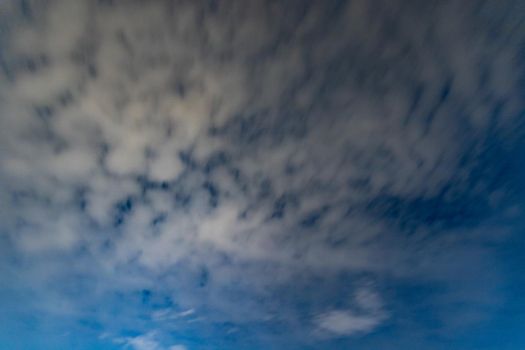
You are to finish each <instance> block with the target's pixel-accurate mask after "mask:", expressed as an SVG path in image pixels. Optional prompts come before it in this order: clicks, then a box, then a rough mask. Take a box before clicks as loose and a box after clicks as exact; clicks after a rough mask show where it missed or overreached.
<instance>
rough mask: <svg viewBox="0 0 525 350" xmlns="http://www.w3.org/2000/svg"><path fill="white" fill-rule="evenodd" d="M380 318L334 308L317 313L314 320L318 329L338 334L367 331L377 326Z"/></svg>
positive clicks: (380, 320)
mask: <svg viewBox="0 0 525 350" xmlns="http://www.w3.org/2000/svg"><path fill="white" fill-rule="evenodd" d="M382 320H383V319H382V318H381V317H378V316H375V315H356V314H355V313H354V312H352V311H349V310H334V311H330V312H328V313H326V314H322V315H319V317H318V318H317V320H316V322H317V325H318V327H319V328H320V329H322V330H325V331H329V332H331V333H333V334H335V335H338V336H345V335H353V334H356V333H367V332H370V331H371V330H373V329H374V328H375V327H377V326H378V325H379V324H380V323H381V322H382Z"/></svg>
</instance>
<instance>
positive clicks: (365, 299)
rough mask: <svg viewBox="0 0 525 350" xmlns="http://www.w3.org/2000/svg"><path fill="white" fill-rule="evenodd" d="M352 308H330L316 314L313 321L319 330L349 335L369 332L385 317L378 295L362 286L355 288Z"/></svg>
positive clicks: (332, 333)
mask: <svg viewBox="0 0 525 350" xmlns="http://www.w3.org/2000/svg"><path fill="white" fill-rule="evenodd" d="M353 304H354V305H353V308H352V309H340V310H337V309H336V310H331V311H328V312H324V313H321V314H320V315H318V316H316V317H315V319H314V321H315V323H316V325H317V327H318V328H319V330H321V331H325V332H328V333H329V334H331V335H333V336H351V335H355V334H361V335H362V334H366V333H368V332H371V331H372V330H374V329H375V328H376V327H378V326H379V325H380V324H381V323H383V322H384V321H385V320H386V319H387V318H388V314H387V312H386V311H385V310H384V308H383V302H382V300H381V299H380V297H379V295H378V294H377V293H376V292H374V291H373V290H371V289H370V287H367V286H364V287H360V288H359V289H357V290H356V292H355V295H354V297H353Z"/></svg>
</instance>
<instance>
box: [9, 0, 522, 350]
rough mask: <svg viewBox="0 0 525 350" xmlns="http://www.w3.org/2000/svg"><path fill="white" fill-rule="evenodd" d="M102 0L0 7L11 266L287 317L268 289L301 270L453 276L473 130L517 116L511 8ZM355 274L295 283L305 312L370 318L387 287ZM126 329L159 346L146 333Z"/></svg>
mask: <svg viewBox="0 0 525 350" xmlns="http://www.w3.org/2000/svg"><path fill="white" fill-rule="evenodd" d="M109 3H111V2H105V3H102V4H96V3H95V2H89V1H79V2H76V3H75V4H71V3H70V2H68V1H49V2H47V1H46V2H42V4H40V3H39V4H36V3H35V4H34V5H33V6H35V7H34V8H33V10H34V11H35V12H38V13H39V14H42V16H34V18H26V17H27V15H25V14H23V13H20V12H19V11H21V10H20V9H19V8H15V7H12V8H8V10H7V11H8V13H9V14H12V16H10V17H11V18H12V19H11V20H10V21H9V26H6V32H5V33H3V34H2V37H1V40H2V42H1V44H2V47H3V48H5V50H2V54H1V55H0V63H1V67H2V70H1V72H2V74H3V77H4V78H5V79H2V82H1V83H0V105H1V107H0V113H1V115H2V118H1V119H0V146H1V147H0V161H1V163H2V167H1V169H0V203H2V204H0V205H1V207H0V229H1V232H2V233H1V235H2V239H5V241H6V242H7V243H6V245H5V247H7V248H5V249H6V250H7V251H9V256H8V258H6V260H2V264H4V265H6V266H9V269H13V270H15V271H16V269H18V268H19V267H17V266H12V261H17V259H20V260H22V261H24V263H25V264H26V265H24V266H25V267H24V268H25V269H27V271H24V273H26V274H27V278H28V279H31V278H34V276H36V275H39V276H40V277H39V279H38V280H39V281H42V282H41V283H42V286H41V289H42V290H44V291H46V293H47V292H48V290H52V291H53V292H51V291H49V293H51V294H53V293H56V294H58V295H61V294H67V293H65V292H64V290H62V288H63V286H62V284H61V283H60V282H63V281H66V280H67V279H68V277H69V276H70V275H75V274H80V275H82V276H84V277H85V278H86V279H87V280H90V281H91V282H92V285H93V286H94V287H93V288H95V289H96V293H95V294H96V297H93V298H95V299H96V298H100V300H104V297H103V296H107V295H113V293H117V292H121V293H127V292H129V291H130V290H131V289H137V290H142V289H147V288H151V289H153V290H155V293H158V294H163V295H164V297H165V298H166V299H169V300H171V304H170V303H167V302H166V305H161V306H159V307H158V308H157V310H158V309H160V311H156V313H155V312H153V313H152V312H150V311H151V310H148V312H146V314H148V315H151V314H153V317H152V318H153V320H154V321H155V322H158V323H163V322H168V321H173V319H179V318H180V319H183V318H184V317H186V316H189V315H190V314H184V311H180V310H187V311H186V312H189V310H199V314H200V313H201V312H203V313H206V315H207V317H208V319H209V320H210V323H213V322H216V323H221V322H222V323H224V322H238V323H243V322H263V321H262V320H267V319H272V317H273V319H274V320H276V322H278V321H282V322H287V324H295V323H294V322H296V321H297V320H296V318H297V317H299V316H297V315H298V314H300V312H298V311H297V310H294V308H293V307H289V308H288V305H275V303H277V304H278V303H279V302H278V301H275V299H276V298H275V294H272V293H277V291H278V290H280V288H283V287H282V286H283V285H285V286H288V288H293V287H292V286H293V285H294V281H295V280H296V277H297V276H298V275H307V276H309V278H312V279H315V278H321V279H323V278H324V279H323V280H324V281H326V280H328V279H329V278H328V277H323V276H338V274H339V273H349V274H351V275H356V276H360V275H362V274H365V275H370V276H372V277H371V278H372V279H377V280H380V279H382V278H383V277H384V276H395V277H398V278H402V279H417V280H425V281H427V280H432V281H438V282H439V283H444V284H449V285H456V282H457V277H454V273H453V272H454V270H455V268H456V265H461V263H462V262H464V261H467V260H468V259H470V258H472V259H474V261H484V260H485V259H488V258H487V257H486V256H487V255H489V254H488V253H487V252H486V250H484V248H482V247H480V245H482V244H479V243H476V242H478V241H477V238H478V236H477V232H478V231H476V230H470V227H466V226H468V225H466V224H465V222H467V221H468V222H476V223H480V222H482V221H483V220H484V219H485V218H486V216H487V215H488V213H489V212H490V211H491V210H492V209H491V207H490V203H491V201H492V200H491V199H490V198H493V197H494V196H493V194H494V193H495V192H497V191H500V190H501V189H499V188H496V187H497V185H494V184H496V183H497V177H498V176H499V175H498V174H500V172H499V170H501V169H504V165H503V164H500V163H497V164H496V163H495V162H496V161H495V160H494V159H496V158H499V155H500V154H491V153H490V152H492V150H493V148H492V146H491V145H490V142H491V139H490V138H489V136H487V135H490V137H493V138H495V139H496V140H497V143H498V142H502V143H504V144H505V147H502V148H503V149H510V148H512V146H513V145H514V143H515V142H516V140H517V139H519V136H520V135H518V134H517V133H518V131H512V129H517V128H513V127H512V126H513V125H515V122H516V120H517V118H519V116H520V115H521V114H520V112H521V111H522V110H523V107H524V106H523V100H522V99H521V96H520V94H519V93H517V92H516V91H519V89H518V88H517V87H518V85H519V79H518V74H514V72H516V71H521V68H522V67H521V66H520V64H519V62H518V61H517V60H516V59H515V57H516V55H517V52H516V50H515V46H514V45H512V43H515V42H516V41H517V40H519V38H516V36H515V34H512V33H514V32H512V30H511V27H512V26H511V24H498V23H499V22H498V23H496V22H497V21H495V20H494V21H492V20H488V23H486V20H487V19H486V18H485V17H484V16H483V15H482V14H479V15H477V14H476V13H478V12H476V11H474V10H473V6H474V5H469V4H465V5H454V4H452V3H448V2H447V3H446V4H442V5H436V8H435V9H431V8H430V6H423V5H421V6H416V5H414V6H412V5H410V6H409V5H408V4H404V2H396V1H395V2H393V3H391V2H388V1H380V2H379V3H378V5H374V4H372V3H370V2H368V1H353V2H350V3H348V4H342V5H341V6H340V7H339V8H337V9H334V8H332V5H330V4H323V3H314V4H312V5H311V6H306V5H305V8H304V9H298V8H296V7H295V6H296V5H294V4H291V3H289V4H288V3H281V4H276V5H268V4H266V3H265V2H263V1H254V2H250V3H249V4H246V3H245V2H240V1H239V2H236V1H234V2H228V3H220V4H217V5H216V8H215V7H214V6H207V5H206V6H205V5H204V4H202V3H193V2H180V3H172V2H158V1H151V2H147V3H142V4H141V5H140V6H139V5H138V3H134V2H114V4H113V5H109ZM487 6H488V5H487ZM480 11H481V10H480ZM485 11H489V10H487V9H485ZM481 12H483V11H481ZM496 12H498V11H496ZM491 13H494V11H491ZM498 13H499V12H498ZM501 16H502V15H501ZM29 17H31V16H29ZM443 18H447V21H443V20H442V19H443ZM501 22H502V23H503V22H505V23H508V22H507V21H501ZM498 25H501V26H502V27H501V28H500V27H498ZM507 26H508V27H507ZM493 35H500V36H504V35H507V36H508V41H507V42H508V43H509V44H508V45H503V46H501V45H500V44H498V43H499V42H500V41H499V40H495V39H493V38H492V36H493ZM491 38H492V39H491ZM482 72H484V73H482ZM495 114H497V116H494V115H495ZM500 152H501V153H502V154H506V153H505V151H504V150H503V151H500ZM494 164H495V165H494ZM489 165H491V166H489ZM483 169H495V170H494V172H493V173H491V172H489V171H488V170H483ZM485 171H486V172H485ZM476 174H477V175H476ZM498 193H501V192H498ZM504 196H505V194H503V197H504ZM458 217H461V220H460V219H457V218H458ZM454 218H456V219H454ZM458 232H459V234H458ZM456 234H457V235H456ZM458 236H460V237H461V238H458ZM464 245H466V246H469V247H470V249H469V250H467V249H463V246H464ZM436 247H437V248H436ZM449 251H454V252H456V253H457V254H455V255H454V256H453V257H450V256H449V255H448V254H447V252H449ZM13 257H14V258H16V259H12V260H9V258H13ZM50 259H51V260H52V261H53V263H50ZM54 259H57V260H60V259H63V261H65V263H64V262H62V263H60V262H56V261H55V260H54ZM71 261H76V263H71ZM437 263H439V264H437ZM438 265H439V267H436V266H438ZM44 267H47V269H45V268H44ZM36 272H39V273H36ZM14 275H16V274H14ZM333 278H334V279H337V278H336V277H333ZM305 279H308V278H306V277H305ZM108 281H114V282H108ZM51 282H56V283H51ZM64 283H65V282H64ZM350 284H351V283H350ZM49 285H54V287H52V288H51V287H49ZM327 285H330V283H327ZM351 285H352V288H353V287H354V285H353V284H351ZM152 286H153V287H152ZM64 288H65V287H64ZM284 289H286V288H284ZM354 289H356V291H353V292H355V293H356V294H355V297H353V298H352V299H351V300H352V302H351V303H350V304H351V305H346V306H345V307H337V306H335V305H324V300H323V301H322V302H321V304H323V308H321V309H322V310H325V311H319V307H317V303H318V302H320V301H319V299H320V297H319V296H313V297H311V298H310V299H308V298H306V297H305V298H306V299H308V300H306V301H305V302H304V304H316V306H315V307H311V308H312V310H315V312H313V314H317V315H318V316H317V318H316V319H315V322H314V323H315V326H314V327H317V328H320V329H322V330H325V331H327V332H329V333H333V334H336V335H351V334H357V333H360V334H364V333H366V332H369V331H371V330H373V329H375V328H376V327H378V326H379V325H380V324H381V323H382V322H383V321H384V320H385V319H386V316H385V315H386V312H385V311H384V310H383V309H384V308H385V306H384V305H383V304H385V303H388V302H389V300H383V296H382V292H381V291H380V290H377V291H374V292H370V291H369V290H367V289H366V288H365V289H360V288H358V287H356V288H354ZM330 290H331V287H326V289H325V290H322V292H324V293H329V292H330ZM345 292H348V291H345ZM79 293H80V294H81V292H79ZM487 293H489V292H487ZM72 294H73V293H72ZM341 294H343V293H341ZM459 294H461V293H459ZM489 294H490V293H489ZM346 295H347V294H346ZM70 297H71V299H73V301H74V300H75V297H74V296H71V295H70ZM337 297H339V298H341V295H338V296H337ZM159 298H160V297H159ZM344 298H346V296H344ZM462 298H463V299H461V300H464V299H468V298H466V297H464V296H463V297H462ZM43 299H46V297H43ZM86 299H88V300H87V301H86V300H84V301H85V302H86V303H87V304H88V305H91V304H96V303H95V302H94V301H93V300H89V297H86ZM97 300H99V299H97ZM255 300H259V301H260V300H264V301H265V302H266V304H265V303H262V302H256V301H255ZM73 304H75V303H73ZM175 304H176V305H175ZM85 306H86V305H84V304H81V303H80V302H79V305H78V309H79V310H85ZM108 308H109V306H108ZM137 308H138V307H137ZM247 309H249V310H251V312H245V310H247ZM276 309H277V310H281V309H285V311H282V312H281V316H279V313H278V312H276V311H275V310H276ZM326 310H328V311H326ZM79 312H80V311H79ZM134 316H135V315H134ZM232 320H233V321H232ZM106 321H107V320H106ZM107 323H111V322H107ZM123 323H125V322H123ZM136 327H137V328H140V330H141V331H143V330H144V329H147V327H145V326H144V325H143V324H141V325H140V326H136ZM181 327H182V326H181ZM132 328H133V327H132ZM127 341H128V342H129V345H130V346H134V347H136V348H137V349H139V348H141V347H142V348H141V349H156V348H159V349H160V345H159V344H160V343H158V340H156V338H155V337H154V336H153V335H151V334H150V333H145V335H143V336H138V337H135V338H128V340H127ZM148 346H149V348H148Z"/></svg>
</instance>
